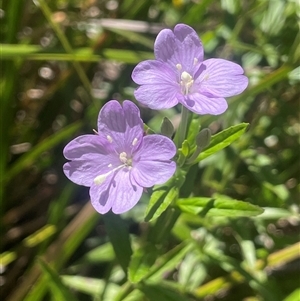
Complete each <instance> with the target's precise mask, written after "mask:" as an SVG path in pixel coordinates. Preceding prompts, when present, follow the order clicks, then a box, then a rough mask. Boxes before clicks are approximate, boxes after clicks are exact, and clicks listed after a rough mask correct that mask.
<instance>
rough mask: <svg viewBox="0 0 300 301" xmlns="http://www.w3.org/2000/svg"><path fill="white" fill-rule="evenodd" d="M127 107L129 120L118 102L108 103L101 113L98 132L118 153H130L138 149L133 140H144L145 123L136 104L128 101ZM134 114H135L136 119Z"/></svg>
mask: <svg viewBox="0 0 300 301" xmlns="http://www.w3.org/2000/svg"><path fill="white" fill-rule="evenodd" d="M125 107H126V114H129V115H128V116H129V117H128V118H129V119H127V117H126V114H125V113H124V108H123V107H122V106H121V104H120V103H119V102H118V101H116V100H111V101H109V102H108V103H106V104H105V105H104V106H103V108H102V109H101V111H100V113H99V117H98V132H99V134H100V135H102V136H103V137H105V138H106V139H107V140H108V141H109V142H110V143H111V144H112V146H113V147H114V149H115V150H116V151H117V152H124V151H125V152H129V153H130V152H131V149H132V148H133V147H136V146H135V145H133V144H132V143H133V140H134V139H135V138H137V141H140V140H141V139H142V135H143V122H142V120H141V118H140V116H139V109H138V108H137V106H136V105H135V104H133V103H130V102H129V101H127V102H126V104H125ZM133 114H135V116H134V117H133ZM128 139H130V140H128ZM131 140H132V141H131Z"/></svg>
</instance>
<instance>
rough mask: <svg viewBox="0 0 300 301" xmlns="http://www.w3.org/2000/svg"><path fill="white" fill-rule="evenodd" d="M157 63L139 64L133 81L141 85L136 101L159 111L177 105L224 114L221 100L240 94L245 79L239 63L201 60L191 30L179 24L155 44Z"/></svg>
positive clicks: (163, 34)
mask: <svg viewBox="0 0 300 301" xmlns="http://www.w3.org/2000/svg"><path fill="white" fill-rule="evenodd" d="M154 54H155V58H156V60H147V61H143V62H141V63H139V64H138V65H137V66H136V67H135V69H134V70H133V72H132V79H133V80H134V81H135V82H136V83H137V84H138V85H140V87H138V88H137V89H136V91H135V93H134V95H135V97H136V99H137V100H138V101H139V102H141V103H142V104H144V105H147V106H148V107H149V108H151V109H156V110H161V109H168V108H171V107H174V106H175V105H177V104H178V103H181V104H182V105H183V106H185V107H186V108H188V109H189V110H191V111H193V112H195V113H197V114H212V115H218V114H221V113H223V112H224V111H226V109H227V102H226V100H225V99H224V97H229V96H233V95H237V94H240V93H241V92H242V91H244V90H245V89H246V87H247V85H248V79H247V77H246V76H244V75H243V73H244V71H243V69H242V68H241V66H239V65H238V64H235V63H232V62H230V61H227V60H223V59H208V60H205V61H203V46H202V43H201V41H200V39H199V37H198V35H197V33H196V32H195V31H194V29H193V28H191V27H189V26H187V25H185V24H178V25H176V26H175V28H174V32H173V31H171V30H170V29H163V30H162V31H161V32H160V33H159V34H158V36H157V38H156V40H155V44H154Z"/></svg>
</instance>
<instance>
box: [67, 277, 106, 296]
mask: <svg viewBox="0 0 300 301" xmlns="http://www.w3.org/2000/svg"><path fill="white" fill-rule="evenodd" d="M61 279H62V281H63V283H64V284H65V285H67V286H69V287H70V288H72V289H75V290H77V291H79V292H82V293H86V294H88V295H92V296H93V295H98V294H99V295H100V294H101V293H102V291H103V289H104V287H105V281H104V280H102V279H97V278H89V277H82V276H70V275H63V276H61Z"/></svg>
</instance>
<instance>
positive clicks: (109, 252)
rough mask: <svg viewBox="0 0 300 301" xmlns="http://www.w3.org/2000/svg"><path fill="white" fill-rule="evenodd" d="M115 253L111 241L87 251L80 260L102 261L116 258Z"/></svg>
mask: <svg viewBox="0 0 300 301" xmlns="http://www.w3.org/2000/svg"><path fill="white" fill-rule="evenodd" d="M114 258H115V254H114V249H113V246H112V244H111V243H109V242H108V243H105V244H103V245H101V246H99V247H97V248H95V249H93V250H91V251H89V252H88V253H86V254H85V255H84V256H83V258H82V259H81V260H80V262H89V263H93V264H95V263H101V262H109V261H112V260H114Z"/></svg>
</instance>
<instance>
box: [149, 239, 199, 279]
mask: <svg viewBox="0 0 300 301" xmlns="http://www.w3.org/2000/svg"><path fill="white" fill-rule="evenodd" d="M193 247H194V246H193V244H192V243H187V241H184V242H182V243H181V244H179V245H177V246H176V247H175V248H173V249H172V250H170V251H169V252H167V253H166V254H164V255H163V256H162V257H160V258H159V259H158V260H157V263H156V264H155V265H154V266H153V267H152V268H151V269H150V270H149V273H148V275H147V279H151V280H153V281H159V280H160V279H161V278H162V277H163V276H164V274H165V273H167V272H170V271H172V270H173V269H174V268H175V267H176V266H177V265H178V264H179V263H180V262H181V260H182V258H184V256H185V255H186V254H187V253H188V252H190V251H191V250H192V249H193Z"/></svg>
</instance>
